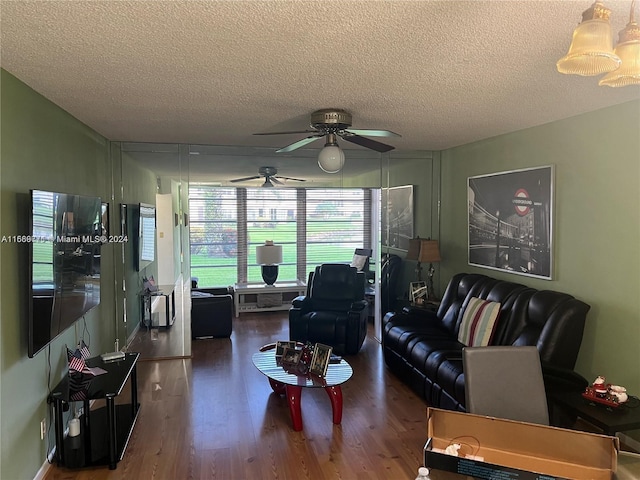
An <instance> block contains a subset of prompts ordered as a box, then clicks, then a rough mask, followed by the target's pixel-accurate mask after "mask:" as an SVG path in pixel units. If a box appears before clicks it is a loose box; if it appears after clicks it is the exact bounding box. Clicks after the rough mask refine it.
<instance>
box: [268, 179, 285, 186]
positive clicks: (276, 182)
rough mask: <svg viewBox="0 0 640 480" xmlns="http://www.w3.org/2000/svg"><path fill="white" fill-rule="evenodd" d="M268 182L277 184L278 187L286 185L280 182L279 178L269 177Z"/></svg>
mask: <svg viewBox="0 0 640 480" xmlns="http://www.w3.org/2000/svg"><path fill="white" fill-rule="evenodd" d="M267 180H269V181H270V182H273V183H275V184H276V185H284V183H282V182H281V181H280V180H278V178H277V177H267Z"/></svg>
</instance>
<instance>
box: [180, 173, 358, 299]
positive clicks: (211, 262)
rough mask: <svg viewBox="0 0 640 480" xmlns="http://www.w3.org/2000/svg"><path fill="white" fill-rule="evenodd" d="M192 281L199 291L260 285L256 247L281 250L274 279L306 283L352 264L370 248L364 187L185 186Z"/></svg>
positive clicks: (260, 277) (260, 278)
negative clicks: (329, 267) (268, 244)
mask: <svg viewBox="0 0 640 480" xmlns="http://www.w3.org/2000/svg"><path fill="white" fill-rule="evenodd" d="M189 210H190V218H191V221H190V224H189V227H190V241H191V276H192V277H197V278H198V285H199V286H200V287H214V286H227V285H233V284H234V283H236V282H246V281H248V282H262V276H261V273H260V266H259V265H257V264H256V253H255V251H256V246H258V245H262V244H263V243H264V242H265V240H273V241H274V242H275V243H276V244H278V245H282V247H283V248H282V253H283V254H282V257H283V258H282V260H283V262H282V264H281V265H280V267H279V274H278V281H293V280H296V279H297V278H299V279H301V280H303V281H306V280H307V275H308V272H310V271H312V270H313V269H314V268H315V267H316V265H320V264H322V263H331V262H345V263H349V262H351V259H352V257H353V252H354V250H355V249H356V248H361V247H367V246H370V243H371V192H370V190H366V189H365V190H363V189H288V188H281V189H264V188H226V187H213V186H209V185H198V184H192V185H191V186H190V188H189Z"/></svg>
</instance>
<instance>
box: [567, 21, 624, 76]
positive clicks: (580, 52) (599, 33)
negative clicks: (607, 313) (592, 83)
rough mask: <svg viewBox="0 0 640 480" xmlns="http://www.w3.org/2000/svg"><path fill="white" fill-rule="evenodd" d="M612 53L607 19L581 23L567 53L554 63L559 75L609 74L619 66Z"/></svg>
mask: <svg viewBox="0 0 640 480" xmlns="http://www.w3.org/2000/svg"><path fill="white" fill-rule="evenodd" d="M620 63H621V60H620V58H619V57H618V56H617V55H616V54H615V53H614V52H613V39H612V36H611V25H609V20H608V19H601V18H595V19H593V20H586V21H583V22H582V23H581V24H580V25H578V26H577V27H576V29H575V30H574V32H573V40H572V41H571V46H570V47H569V52H568V53H567V54H566V55H565V56H564V57H562V58H561V59H560V60H558V62H557V63H556V67H557V69H558V71H559V72H560V73H565V74H573V75H583V76H593V75H600V74H602V73H606V72H611V71H612V70H615V69H616V68H618V67H619V66H620Z"/></svg>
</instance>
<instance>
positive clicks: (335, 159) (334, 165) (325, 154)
mask: <svg viewBox="0 0 640 480" xmlns="http://www.w3.org/2000/svg"><path fill="white" fill-rule="evenodd" d="M318 166H319V167H320V169H321V170H322V171H323V172H326V173H338V172H339V171H340V170H342V167H343V166H344V152H343V151H342V149H341V148H340V147H339V146H337V145H327V146H325V147H324V148H323V149H322V150H320V153H319V154H318Z"/></svg>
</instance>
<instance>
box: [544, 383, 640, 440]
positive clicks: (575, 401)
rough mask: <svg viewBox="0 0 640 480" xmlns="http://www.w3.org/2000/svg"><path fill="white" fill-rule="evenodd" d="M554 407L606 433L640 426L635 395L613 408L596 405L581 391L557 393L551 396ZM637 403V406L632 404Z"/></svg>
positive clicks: (610, 433) (638, 407)
mask: <svg viewBox="0 0 640 480" xmlns="http://www.w3.org/2000/svg"><path fill="white" fill-rule="evenodd" d="M550 403H551V407H552V408H556V407H557V408H559V409H561V410H564V411H566V412H567V413H569V414H572V415H577V416H578V417H580V418H582V419H583V420H585V421H586V422H588V423H590V424H592V425H594V426H595V427H598V428H599V429H601V430H602V431H603V432H604V434H605V435H615V434H616V432H624V431H626V430H636V429H639V428H640V405H638V400H637V398H635V397H629V401H628V402H627V403H623V404H622V405H620V406H619V407H616V408H611V407H607V406H605V405H596V404H595V403H593V402H590V401H589V400H587V399H585V398H583V397H582V395H581V394H580V393H574V392H563V393H555V394H552V395H551V397H550ZM634 404H635V405H637V406H636V407H635V408H634V407H632V406H630V405H634Z"/></svg>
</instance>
